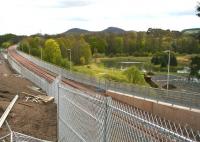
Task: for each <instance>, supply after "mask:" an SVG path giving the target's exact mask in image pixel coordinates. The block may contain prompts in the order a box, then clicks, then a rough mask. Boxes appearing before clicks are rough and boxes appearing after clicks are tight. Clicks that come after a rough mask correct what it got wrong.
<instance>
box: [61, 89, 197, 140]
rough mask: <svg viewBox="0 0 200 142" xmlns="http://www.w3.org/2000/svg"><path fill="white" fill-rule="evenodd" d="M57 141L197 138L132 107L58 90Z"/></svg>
mask: <svg viewBox="0 0 200 142" xmlns="http://www.w3.org/2000/svg"><path fill="white" fill-rule="evenodd" d="M58 99H59V103H58V109H59V112H58V113H59V139H60V140H61V141H63V142H77V141H78V142H79V141H80V142H122V141H123V142H130V141H134V142H162V141H163V142H168V141H169V142H175V141H176V142H177V141H178V142H179V141H180V142H183V141H184V142H192V141H200V134H199V133H198V132H194V131H193V130H192V129H191V128H188V127H186V126H184V127H182V126H180V125H177V124H175V123H173V122H170V121H167V120H165V119H162V118H160V117H158V116H155V115H152V114H150V113H147V112H145V111H142V110H139V109H137V108H134V107H132V106H128V105H126V104H123V103H120V102H118V101H115V100H112V99H111V98H110V97H103V96H99V95H93V96H89V95H88V94H84V93H83V92H80V91H78V90H76V89H73V88H70V87H67V88H65V87H64V86H60V87H59V98H58Z"/></svg>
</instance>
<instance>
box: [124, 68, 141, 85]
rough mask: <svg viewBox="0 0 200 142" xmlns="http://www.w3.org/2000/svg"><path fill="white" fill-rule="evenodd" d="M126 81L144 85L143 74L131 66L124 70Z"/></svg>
mask: <svg viewBox="0 0 200 142" xmlns="http://www.w3.org/2000/svg"><path fill="white" fill-rule="evenodd" d="M124 74H125V75H126V77H127V79H128V81H129V82H130V83H134V84H140V85H144V84H145V80H144V76H143V74H142V73H141V72H140V71H139V70H138V68H137V67H135V66H131V67H129V68H128V69H127V70H125V71H124Z"/></svg>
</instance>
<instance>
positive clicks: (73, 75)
mask: <svg viewBox="0 0 200 142" xmlns="http://www.w3.org/2000/svg"><path fill="white" fill-rule="evenodd" d="M17 52H18V53H19V54H20V55H22V56H23V57H25V58H27V59H29V60H30V61H33V62H34V63H36V64H37V65H38V66H40V67H43V68H45V69H47V70H49V71H52V72H53V73H56V74H60V75H61V76H63V77H65V78H67V79H71V80H74V81H77V82H80V83H83V84H87V85H91V86H94V87H96V88H97V89H100V90H113V91H116V92H121V93H127V94H131V95H135V96H139V97H143V98H148V99H153V100H157V101H162V102H167V103H170V104H176V105H181V106H186V107H190V108H198V109H199V108H200V93H199V92H197V93H193V92H180V91H171V90H169V91H167V90H166V89H157V88H150V87H145V86H138V85H134V84H128V83H120V82H114V81H110V80H105V79H97V78H96V77H94V76H89V75H86V74H81V73H77V72H70V71H67V70H65V69H63V68H60V67H58V66H56V65H53V64H50V63H47V62H45V61H41V60H40V59H38V58H35V57H33V56H30V55H27V54H25V53H23V52H20V51H17ZM195 85H197V86H199V88H200V84H195Z"/></svg>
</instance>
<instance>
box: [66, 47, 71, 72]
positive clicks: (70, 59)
mask: <svg viewBox="0 0 200 142" xmlns="http://www.w3.org/2000/svg"><path fill="white" fill-rule="evenodd" d="M67 50H68V51H69V62H70V67H69V69H70V72H71V67H72V63H71V60H72V53H71V49H67Z"/></svg>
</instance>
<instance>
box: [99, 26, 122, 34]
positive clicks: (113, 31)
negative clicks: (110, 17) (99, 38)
mask: <svg viewBox="0 0 200 142" xmlns="http://www.w3.org/2000/svg"><path fill="white" fill-rule="evenodd" d="M103 32H108V33H124V32H126V31H125V30H123V29H121V28H117V27H108V28H107V29H105V30H103Z"/></svg>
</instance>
